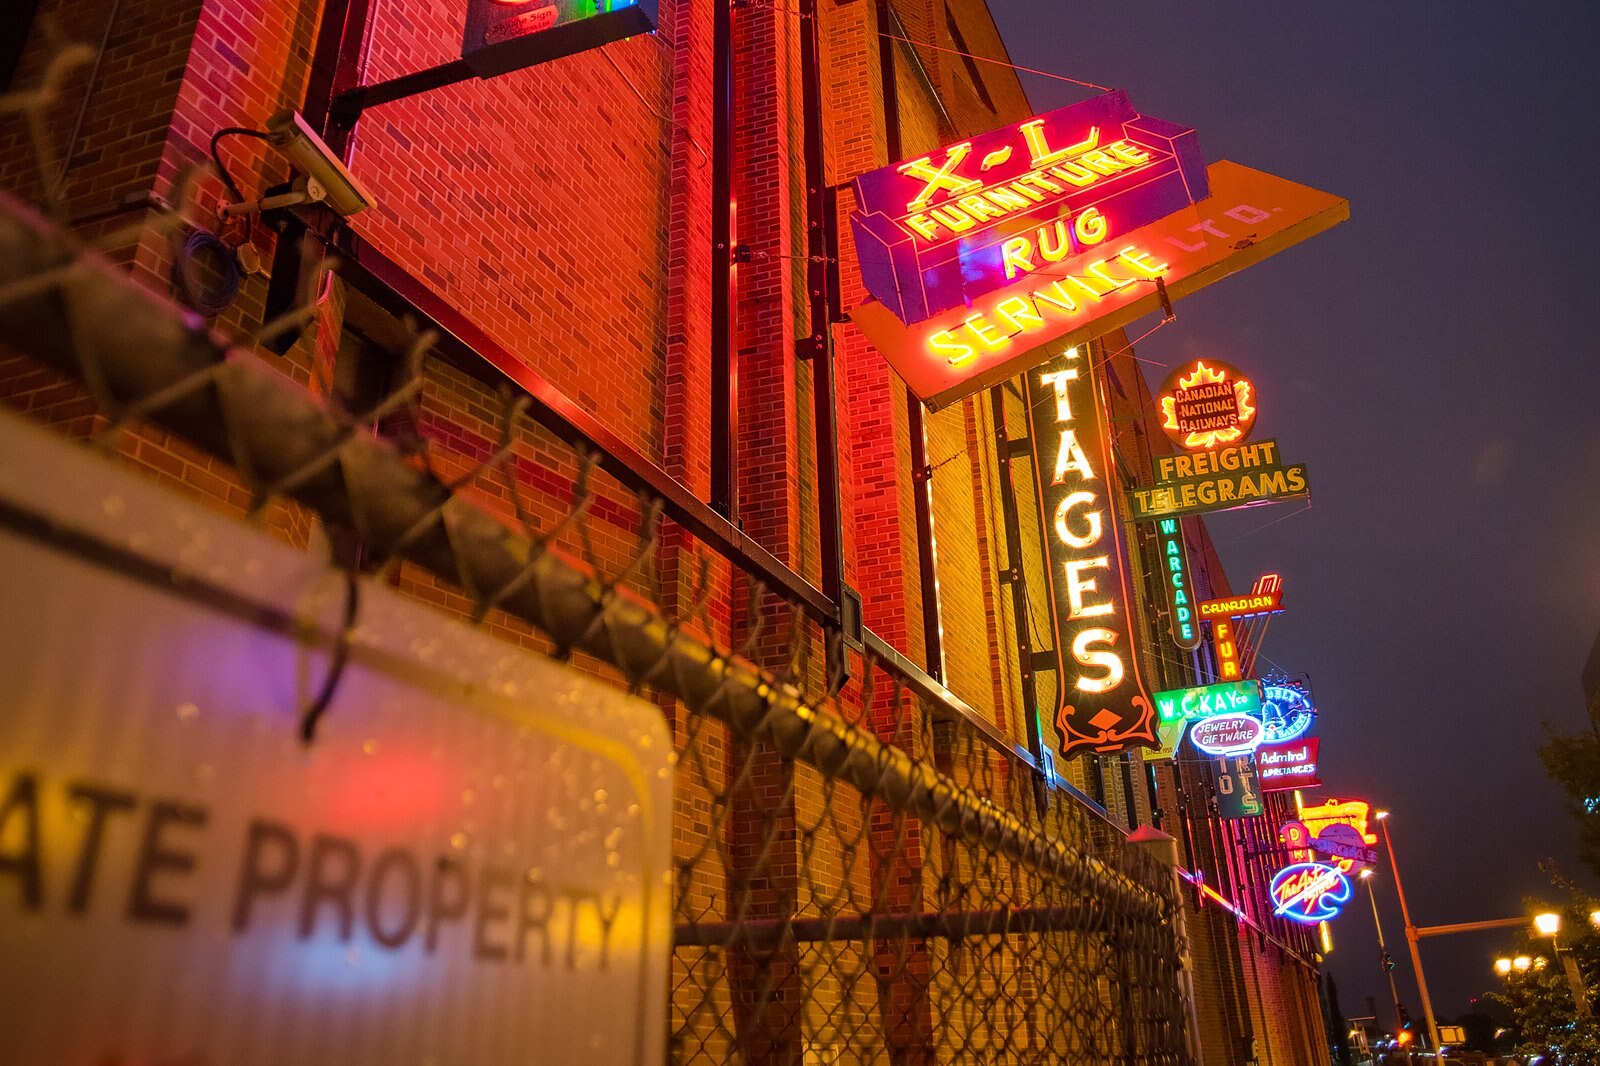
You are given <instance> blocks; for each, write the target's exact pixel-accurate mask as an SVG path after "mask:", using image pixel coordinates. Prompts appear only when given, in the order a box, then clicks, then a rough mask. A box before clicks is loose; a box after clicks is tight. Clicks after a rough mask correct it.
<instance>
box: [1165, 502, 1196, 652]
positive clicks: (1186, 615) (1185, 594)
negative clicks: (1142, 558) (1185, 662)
mask: <svg viewBox="0 0 1600 1066" xmlns="http://www.w3.org/2000/svg"><path fill="white" fill-rule="evenodd" d="M1158 532H1159V537H1160V539H1159V541H1158V544H1159V547H1160V550H1161V572H1162V574H1163V575H1164V580H1163V581H1162V582H1161V585H1162V587H1163V588H1165V589H1166V590H1167V611H1168V616H1169V617H1170V619H1171V630H1172V642H1173V643H1174V644H1176V645H1177V646H1178V647H1180V648H1182V649H1183V650H1184V651H1194V650H1195V649H1196V648H1198V647H1199V646H1200V624H1199V621H1198V620H1197V619H1196V618H1195V611H1194V598H1193V596H1192V595H1191V592H1190V589H1189V550H1188V546H1187V545H1185V544H1184V540H1183V519H1181V518H1166V519H1163V520H1162V521H1161V524H1160V526H1159V527H1158Z"/></svg>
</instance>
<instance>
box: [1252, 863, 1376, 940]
mask: <svg viewBox="0 0 1600 1066" xmlns="http://www.w3.org/2000/svg"><path fill="white" fill-rule="evenodd" d="M1267 891H1268V893H1269V894H1270V895H1271V897H1272V913H1273V914H1276V915H1277V916H1279V917H1280V918H1288V919H1289V920H1290V921H1295V922H1300V923H1302V924H1304V925H1316V924H1317V923H1318V922H1326V921H1329V920H1330V919H1333V918H1337V917H1338V916H1339V912H1340V911H1341V910H1343V909H1344V905H1345V904H1346V903H1349V902H1350V897H1351V895H1352V894H1353V893H1354V891H1355V890H1354V889H1353V888H1352V887H1351V885H1350V879H1349V878H1348V877H1346V876H1345V875H1344V874H1342V873H1340V872H1339V871H1338V870H1337V869H1336V868H1334V867H1332V866H1328V865H1326V864H1324V863H1320V862H1297V863H1294V864H1292V865H1290V866H1285V867H1284V868H1283V869H1281V870H1279V871H1278V873H1277V875H1276V876H1275V877H1273V879H1272V884H1271V886H1270V887H1269V888H1268V889H1267Z"/></svg>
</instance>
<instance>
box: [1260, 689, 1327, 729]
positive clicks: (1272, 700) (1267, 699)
mask: <svg viewBox="0 0 1600 1066" xmlns="http://www.w3.org/2000/svg"><path fill="white" fill-rule="evenodd" d="M1261 694H1262V697H1263V699H1262V702H1261V721H1262V723H1263V724H1264V725H1265V726H1266V730H1267V736H1266V743H1268V744H1282V743H1284V742H1285V741H1290V740H1298V739H1299V738H1300V737H1303V736H1305V735H1306V730H1308V729H1310V728H1311V723H1313V722H1315V721H1316V720H1317V709H1316V707H1315V706H1313V705H1312V703H1311V693H1310V692H1308V691H1307V690H1306V688H1305V687H1304V686H1303V685H1301V684H1296V683H1294V682H1292V681H1289V680H1287V679H1283V678H1268V679H1267V680H1266V681H1263V682H1262V683H1261Z"/></svg>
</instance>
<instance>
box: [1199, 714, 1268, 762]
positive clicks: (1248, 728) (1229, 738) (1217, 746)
mask: <svg viewBox="0 0 1600 1066" xmlns="http://www.w3.org/2000/svg"><path fill="white" fill-rule="evenodd" d="M1261 732H1262V730H1261V722H1260V720H1259V719H1256V718H1252V717H1250V716H1249V715H1248V714H1219V715H1216V716H1215V717H1212V718H1201V719H1199V720H1198V721H1196V722H1195V723H1194V724H1193V725H1191V726H1190V727H1189V743H1191V744H1193V745H1194V746H1195V747H1196V748H1197V749H1198V750H1200V751H1202V752H1204V753H1205V754H1207V755H1247V754H1249V753H1250V752H1253V751H1255V750H1256V749H1257V748H1258V747H1260V746H1261Z"/></svg>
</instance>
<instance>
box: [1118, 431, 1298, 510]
mask: <svg viewBox="0 0 1600 1066" xmlns="http://www.w3.org/2000/svg"><path fill="white" fill-rule="evenodd" d="M1154 465H1155V475H1156V480H1155V484H1153V485H1144V486H1140V487H1139V488H1135V489H1132V490H1130V491H1129V493H1128V498H1129V507H1130V510H1131V511H1132V514H1133V518H1134V520H1135V521H1146V522H1149V521H1154V520H1156V519H1159V518H1165V517H1167V516H1169V515H1179V514H1204V513H1207V512H1210V511H1231V510H1234V509H1236V508H1239V507H1254V506H1256V505H1258V504H1263V503H1272V502H1273V501H1274V500H1287V499H1293V498H1295V497H1299V496H1309V495H1311V482H1310V480H1309V479H1308V478H1307V476H1306V468H1305V464H1304V463H1290V464H1285V463H1284V462H1283V456H1282V454H1281V453H1280V452H1279V451H1278V442H1277V441H1275V440H1263V441H1256V442H1255V443H1253V444H1234V445H1229V446H1226V447H1221V448H1217V449H1216V450H1214V451H1202V452H1195V453H1189V454H1179V455H1161V456H1157V457H1156V460H1155V464H1154Z"/></svg>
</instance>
